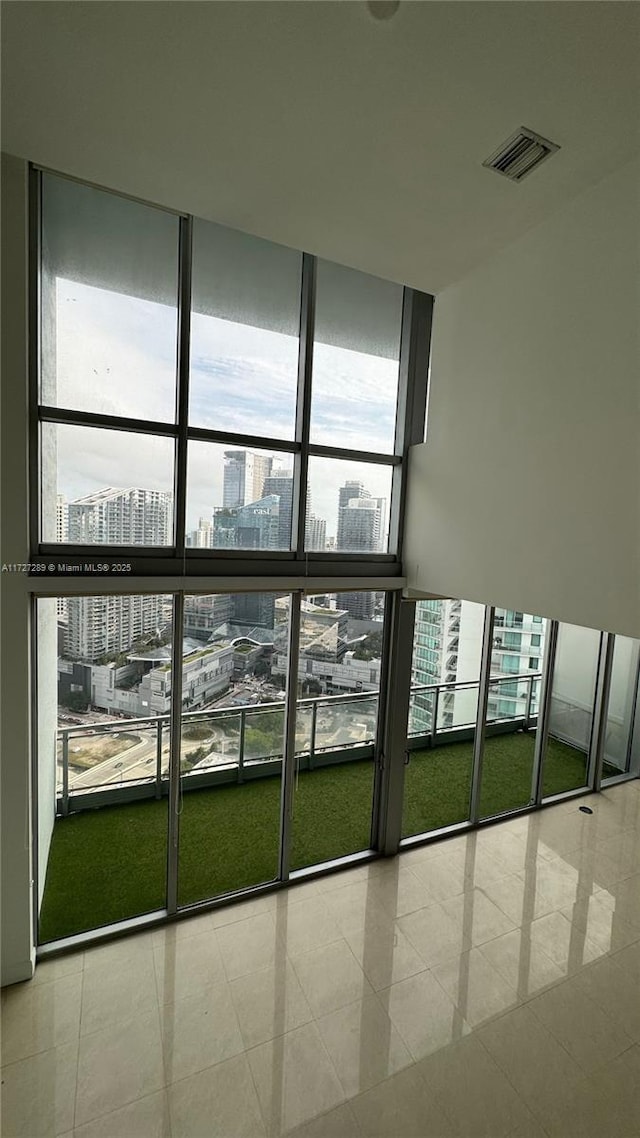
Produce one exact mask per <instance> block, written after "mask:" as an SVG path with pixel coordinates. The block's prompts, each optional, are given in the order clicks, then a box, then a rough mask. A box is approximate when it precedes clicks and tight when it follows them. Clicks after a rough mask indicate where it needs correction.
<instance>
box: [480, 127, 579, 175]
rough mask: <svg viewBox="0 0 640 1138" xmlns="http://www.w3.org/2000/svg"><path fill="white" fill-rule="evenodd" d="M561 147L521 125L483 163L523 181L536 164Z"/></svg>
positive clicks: (499, 172)
mask: <svg viewBox="0 0 640 1138" xmlns="http://www.w3.org/2000/svg"><path fill="white" fill-rule="evenodd" d="M559 149H560V147H559V146H558V145H557V144H556V143H555V142H549V139H548V138H543V137H542V135H541V134H536V132H535V131H534V130H528V129H527V127H526V126H521V127H520V130H517V131H516V133H515V134H512V135H511V138H508V139H507V141H506V142H503V144H502V146H500V147H498V149H497V150H496V151H494V153H493V154H492V155H491V157H490V158H487V159H486V160H485V161H484V162H483V163H482V165H483V166H486V167H487V169H488V170H495V171H496V173H498V174H504V176H505V178H511V181H512V182H521V181H522V179H523V178H526V176H527V174H530V173H531V171H532V170H535V168H536V166H539V165H540V163H541V162H544V160H545V158H548V157H549V155H550V154H553V153H554V151H556V150H559Z"/></svg>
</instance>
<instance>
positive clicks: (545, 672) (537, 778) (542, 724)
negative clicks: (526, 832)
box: [531, 620, 560, 806]
mask: <svg viewBox="0 0 640 1138" xmlns="http://www.w3.org/2000/svg"><path fill="white" fill-rule="evenodd" d="M559 627H560V626H559V624H558V621H557V620H549V621H547V631H546V635H545V646H544V660H543V663H542V680H541V683H540V703H539V706H538V725H537V727H536V745H535V749H534V752H533V770H532V772H531V805H532V806H539V805H540V803H541V802H542V786H543V778H544V762H545V757H546V753H547V742H548V738H549V721H550V718H551V695H552V692H553V672H554V668H555V662H556V651H557V647H558V629H559Z"/></svg>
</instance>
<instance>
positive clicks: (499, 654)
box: [412, 600, 545, 732]
mask: <svg viewBox="0 0 640 1138" xmlns="http://www.w3.org/2000/svg"><path fill="white" fill-rule="evenodd" d="M483 618H484V610H483V606H482V605H477V604H473V603H472V602H468V601H460V600H433V601H420V602H419V603H418V604H417V605H416V619H415V626H414V642H413V643H414V647H413V684H414V685H415V686H417V687H422V686H424V685H436V684H441V685H445V684H459V685H461V684H465V683H469V684H474V683H475V682H476V681H477V679H478V676H479V672H480V654H481V647H482V635H483ZM544 635H545V623H544V621H543V620H542V619H541V618H540V617H536V616H531V615H529V614H527V613H521V612H514V611H512V610H510V609H496V611H495V618H494V633H493V646H492V652H491V678H492V680H495V681H496V682H495V683H492V685H491V687H490V689H489V698H488V701H487V718H488V719H489V720H491V719H517V718H519V717H524V715H525V713H526V709H527V703H528V701H529V698H530V683H531V682H532V681H529V679H528V677H529V676H531V675H535V673H537V672H540V671H541V669H542V654H543V651H544ZM516 677H518V678H516ZM535 683H537V686H536V687H534V688H531V698H532V700H533V702H534V714H535V698H536V695H537V687H538V686H539V681H537V682H535ZM433 706H434V694H433V691H419V690H418V691H416V692H415V693H414V696H413V700H412V730H414V731H425V732H427V731H430V730H431V726H432V722H431V719H432V710H433ZM476 708H477V688H475V687H473V688H472V687H469V688H463V687H459V688H457V689H456V688H453V687H451V688H446V687H443V688H441V690H440V693H439V697H438V728H443V727H444V728H446V727H453V726H463V725H464V726H467V725H468V724H470V723H474V722H475V718H476Z"/></svg>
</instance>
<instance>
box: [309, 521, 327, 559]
mask: <svg viewBox="0 0 640 1138" xmlns="http://www.w3.org/2000/svg"><path fill="white" fill-rule="evenodd" d="M304 536H305V547H306V548H307V549H315V550H325V549H326V548H327V523H326V521H325V519H324V518H317V517H316V516H315V514H310V513H307V520H306V522H305V526H304Z"/></svg>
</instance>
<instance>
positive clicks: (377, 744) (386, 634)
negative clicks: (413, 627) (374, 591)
mask: <svg viewBox="0 0 640 1138" xmlns="http://www.w3.org/2000/svg"><path fill="white" fill-rule="evenodd" d="M392 607H393V594H392V593H387V594H386V596H385V599H384V619H383V623H382V661H381V668H380V684H379V687H378V713H377V716H376V737H375V741H374V755H375V772H374V779H373V797H372V803H371V835H370V839H369V845H370V846H371V848H372V849H377V848H378V846H379V839H380V832H381V821H382V818H383V817H384V805H383V795H384V793H385V787H384V786H383V783H384V769H383V767H384V751H385V729H386V723H385V719H386V708H385V704H384V698H383V694H384V693H385V692H386V691H387V690H388V686H389V675H390V665H391V623H392V621H391V617H392Z"/></svg>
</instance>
